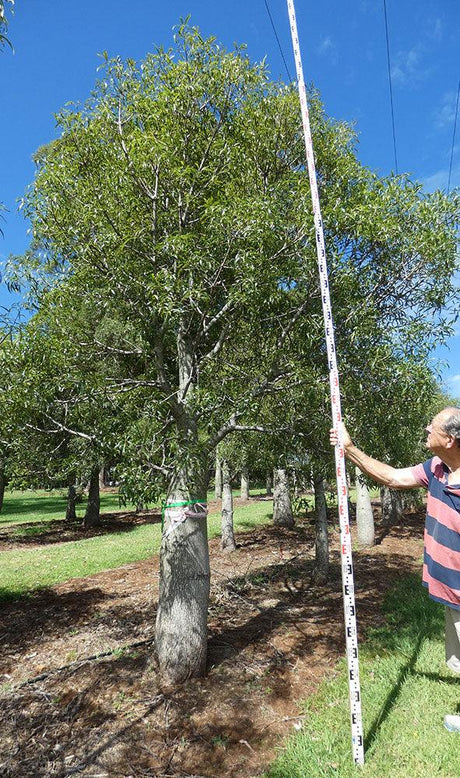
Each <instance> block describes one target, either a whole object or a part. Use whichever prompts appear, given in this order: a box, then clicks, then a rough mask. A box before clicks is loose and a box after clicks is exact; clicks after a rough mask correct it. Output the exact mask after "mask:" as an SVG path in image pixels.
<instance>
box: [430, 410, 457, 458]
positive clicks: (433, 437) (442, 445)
mask: <svg viewBox="0 0 460 778" xmlns="http://www.w3.org/2000/svg"><path fill="white" fill-rule="evenodd" d="M444 421H445V414H443V413H442V412H441V413H438V415H437V416H435V417H434V419H433V421H432V422H431V423H430V424H429V425H428V427H426V431H427V433H428V437H427V439H426V447H427V448H429V449H430V451H433V452H434V453H439V452H440V451H443V450H444V449H446V448H447V447H448V446H447V444H448V443H449V442H450V441H451V440H452V438H451V436H450V435H448V434H447V432H444V430H443V428H442V425H443V423H444Z"/></svg>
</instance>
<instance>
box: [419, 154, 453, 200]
mask: <svg viewBox="0 0 460 778" xmlns="http://www.w3.org/2000/svg"><path fill="white" fill-rule="evenodd" d="M454 157H455V153H454ZM448 180H449V167H448V166H447V167H445V168H441V169H440V170H437V171H436V172H435V173H432V174H431V175H429V176H426V177H425V178H423V179H422V184H423V187H424V189H426V191H427V192H434V191H435V190H436V189H441V190H446V189H447V182H448ZM458 186H460V162H457V164H454V165H453V166H452V173H451V176H450V190H451V191H452V189H455V187H458Z"/></svg>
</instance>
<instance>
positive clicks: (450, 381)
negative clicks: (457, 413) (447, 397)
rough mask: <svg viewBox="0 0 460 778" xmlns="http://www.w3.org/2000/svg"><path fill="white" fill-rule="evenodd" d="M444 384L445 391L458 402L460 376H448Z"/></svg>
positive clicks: (459, 396)
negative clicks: (456, 398)
mask: <svg viewBox="0 0 460 778" xmlns="http://www.w3.org/2000/svg"><path fill="white" fill-rule="evenodd" d="M444 383H445V386H446V389H447V391H448V392H449V393H450V394H452V395H453V396H454V397H458V399H459V400H460V374H459V375H453V376H449V377H448V378H446V379H445V382H444Z"/></svg>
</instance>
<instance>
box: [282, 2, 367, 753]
mask: <svg viewBox="0 0 460 778" xmlns="http://www.w3.org/2000/svg"><path fill="white" fill-rule="evenodd" d="M287 5H288V13H289V21H290V26H291V37H292V46H293V50H294V59H295V65H296V72H297V84H298V89H299V97H300V107H301V113H302V125H303V131H304V138H305V150H306V156H307V167H308V176H309V179H310V190H311V199H312V203H313V217H314V222H315V237H316V251H317V256H318V270H319V278H320V285H321V300H322V306H323V316H324V328H325V333H326V345H327V356H328V363H329V382H330V389H331V405H332V408H333V421H334V426H335V427H336V429H337V433H338V438H339V440H338V444H337V446H336V447H335V465H336V471H337V476H338V478H337V495H338V501H339V518H340V545H341V551H342V591H343V605H344V616H345V640H346V648H347V662H348V688H349V700H350V720H351V739H352V750H353V759H354V761H355V762H356V764H364V740H363V725H362V716H361V690H360V685H359V661H358V639H357V629H356V608H355V598H354V581H353V565H352V561H351V539H350V524H349V518H348V489H347V483H346V477H345V457H344V450H343V440H342V427H341V420H342V413H341V410H340V388H339V375H338V370H337V361H336V350H335V342H334V326H333V323H332V311H331V301H330V297H329V281H328V276H327V263H326V248H325V244H324V232H323V221H322V218H321V211H320V206H319V195H318V186H317V183H316V169H315V159H314V154H313V142H312V138H311V129H310V119H309V115H308V104H307V92H306V89H305V81H304V78H303V68H302V59H301V56H300V46H299V36H298V32H297V21H296V16H295V10H294V2H293V0H287Z"/></svg>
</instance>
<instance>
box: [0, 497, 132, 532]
mask: <svg viewBox="0 0 460 778" xmlns="http://www.w3.org/2000/svg"><path fill="white" fill-rule="evenodd" d="M66 504H67V496H66V493H65V492H63V491H58V490H56V491H44V490H33V489H30V490H27V491H25V492H19V491H12V492H6V493H5V499H4V502H3V507H2V512H1V513H0V528H3V527H9V526H11V525H13V524H24V523H28V524H29V523H33V522H37V523H38V522H44V521H45V522H50V521H56V520H58V519H63V518H64V517H65V510H66ZM85 508H86V499H85V500H82V502H81V503H79V504H78V505H77V516H78V517H82V516H83V514H84V512H85ZM128 509H129V506H128ZM118 510H126V508H125V509H123V508H122V507H120V503H119V500H118V495H117V494H115V493H112V492H102V494H101V512H102V513H108V512H112V511H118Z"/></svg>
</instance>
